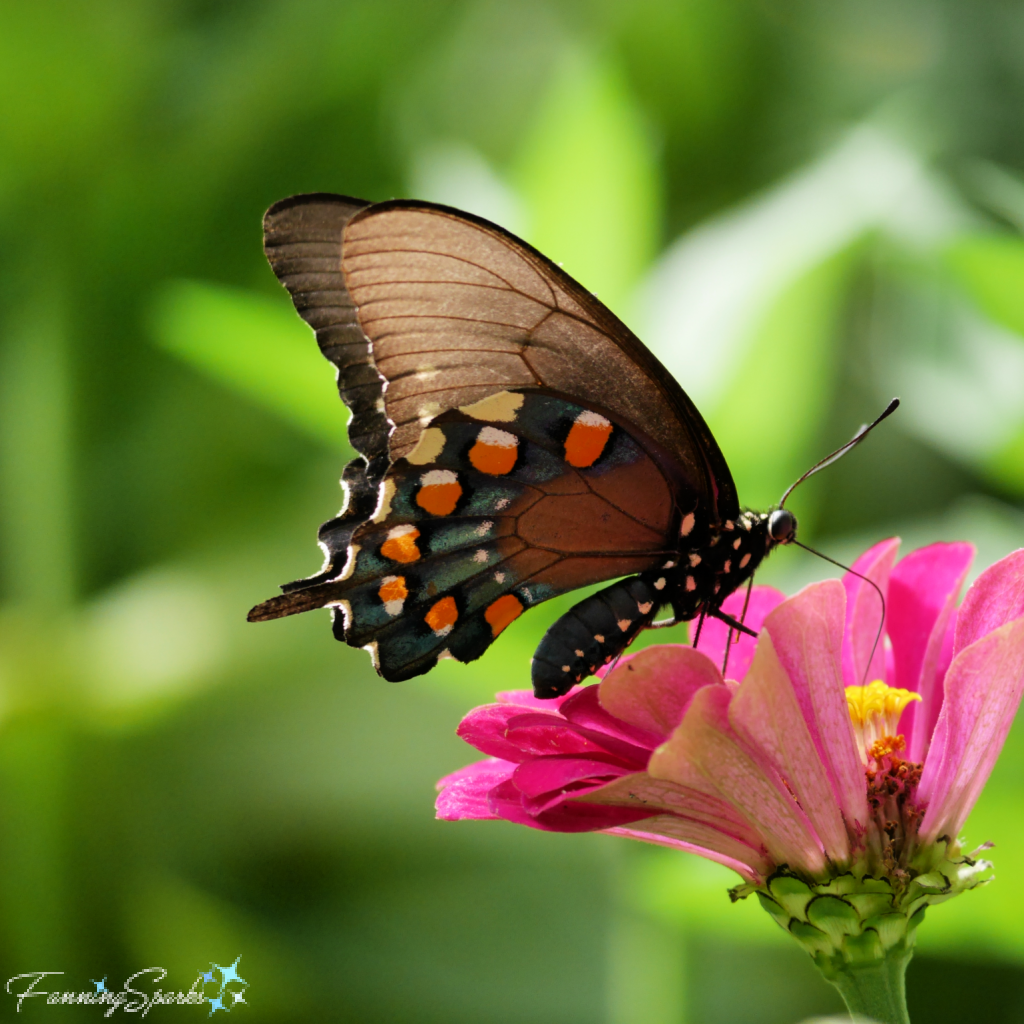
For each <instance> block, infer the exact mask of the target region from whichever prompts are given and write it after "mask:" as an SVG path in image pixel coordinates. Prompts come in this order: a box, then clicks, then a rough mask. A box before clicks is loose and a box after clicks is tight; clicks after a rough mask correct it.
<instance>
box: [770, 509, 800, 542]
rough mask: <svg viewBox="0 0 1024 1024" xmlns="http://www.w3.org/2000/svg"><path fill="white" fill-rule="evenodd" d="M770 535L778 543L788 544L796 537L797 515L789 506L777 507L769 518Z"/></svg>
mask: <svg viewBox="0 0 1024 1024" xmlns="http://www.w3.org/2000/svg"><path fill="white" fill-rule="evenodd" d="M768 536H769V537H771V539H772V540H773V541H775V543H776V544H788V543H789V542H790V541H791V540H793V539H794V538H795V537H796V516H795V515H793V513H792V512H790V511H789V509H788V508H777V509H776V510H775V511H774V512H773V513H772V514H771V516H770V517H769V519H768Z"/></svg>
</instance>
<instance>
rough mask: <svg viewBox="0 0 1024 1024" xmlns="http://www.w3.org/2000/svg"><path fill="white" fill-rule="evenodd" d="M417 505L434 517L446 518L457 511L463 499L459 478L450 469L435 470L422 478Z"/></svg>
mask: <svg viewBox="0 0 1024 1024" xmlns="http://www.w3.org/2000/svg"><path fill="white" fill-rule="evenodd" d="M420 480H421V483H422V486H421V487H420V489H419V491H417V492H416V504H417V505H419V507H420V508H422V509H424V510H426V511H427V512H429V513H430V514H431V515H432V516H446V515H448V514H449V513H451V512H453V511H454V510H455V506H456V505H457V504H458V502H459V498H461V497H462V485H461V484H460V483H459V478H458V477H457V476H456V475H455V474H454V473H453V472H452V471H451V470H449V469H434V470H431V471H430V472H429V473H424V474H423V476H422V477H421V478H420Z"/></svg>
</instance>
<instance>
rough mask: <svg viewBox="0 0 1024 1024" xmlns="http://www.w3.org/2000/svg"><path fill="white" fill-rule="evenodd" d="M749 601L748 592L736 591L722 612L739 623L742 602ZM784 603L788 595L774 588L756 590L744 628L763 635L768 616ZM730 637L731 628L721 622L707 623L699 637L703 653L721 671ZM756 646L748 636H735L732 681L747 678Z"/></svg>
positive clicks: (751, 595)
mask: <svg viewBox="0 0 1024 1024" xmlns="http://www.w3.org/2000/svg"><path fill="white" fill-rule="evenodd" d="M746 599H747V592H746V590H745V589H744V590H735V591H733V593H731V594H730V595H729V596H728V597H727V598H726V599H725V601H724V602H722V611H723V612H725V613H726V615H731V616H732V617H733V618H734V619H738V618H740V616H741V615H742V614H743V602H744V601H746ZM785 600H786V595H785V594H783V593H782V591H781V590H776V589H775V588H774V587H754V588H753V589H752V590H751V591H750V604H748V605H747V615H746V618H745V619H744V620H743V622H744V625H746V626H749V627H750V628H751V629H752V630H753V631H754V632H755V633H760V632H761V627H762V626H763V625H764V620H765V618H766V617H767V616H768V613H769V612H772V611H774V610H775V609H776V608H778V606H779V605H780V604H782V602H783V601H785ZM728 636H729V627H728V626H727V625H726V624H725V623H724V622H721V621H720V620H718V619H706V620H705V622H704V628H703V629H702V630H701V634H700V649H701V651H703V652H704V653H705V654H706V655H707V656H708V657H709V658H710V659H711V660H712V661H713V662H714V663H715V664H716V665H717V666H718V667H719V668H721V667H722V662H723V661H724V660H725V643H726V640H727V638H728ZM737 637H738V638H739V639H737ZM756 646H757V641H756V640H755V639H754V638H753V637H752V636H747V634H746V633H733V644H732V648H731V649H730V651H729V666H728V671H727V672H726V675H727V676H728V677H729V678H730V679H742V678H743V677H744V676H745V675H746V674H747V670H748V669H749V668H750V663H751V662H752V661H753V660H754V648H755V647H756Z"/></svg>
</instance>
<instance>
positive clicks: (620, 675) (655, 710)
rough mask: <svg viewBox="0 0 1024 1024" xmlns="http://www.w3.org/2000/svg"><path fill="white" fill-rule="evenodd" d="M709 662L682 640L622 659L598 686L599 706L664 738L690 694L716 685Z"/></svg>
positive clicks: (718, 678)
mask: <svg viewBox="0 0 1024 1024" xmlns="http://www.w3.org/2000/svg"><path fill="white" fill-rule="evenodd" d="M721 682H722V677H721V676H720V675H719V673H718V669H717V668H716V667H715V665H714V663H713V662H711V661H710V660H709V659H708V657H707V656H706V655H705V654H704V653H703V652H701V651H695V650H694V649H693V648H692V647H689V646H687V645H686V644H662V645H660V646H658V647H648V648H646V649H645V650H643V651H639V652H638V653H637V654H635V655H634V656H633V657H632V658H630V660H629V661H628V662H627V661H625V659H623V661H621V662H620V663H619V665H618V667H617V668H616V669H615V671H614V672H612V673H611V675H609V676H607V677H606V678H605V680H604V681H603V682H602V683H601V685H600V687H599V688H598V691H599V692H598V699H599V700H600V702H601V707H603V708H604V709H605V711H607V712H608V713H609V714H610V715H614V716H615V718H618V719H620V720H621V721H623V722H628V723H629V724H630V725H633V726H635V727H636V728H638V729H642V730H643V731H644V732H645V733H647V734H649V735H650V736H652V737H656V740H655V742H654V743H653V744H652V746H657V744H658V743H660V742H661V741H662V740H664V739H667V738H668V736H669V735H670V734H671V733H672V730H673V729H675V727H676V726H677V725H678V724H679V723H680V722H681V721H682V720H683V713H684V712H685V711H686V709H687V707H689V704H690V701H691V700H692V699H693V695H694V694H695V693H696V692H697V691H698V690H699V689H700V688H701V687H702V686H710V685H713V684H716V683H717V684H719V685H721Z"/></svg>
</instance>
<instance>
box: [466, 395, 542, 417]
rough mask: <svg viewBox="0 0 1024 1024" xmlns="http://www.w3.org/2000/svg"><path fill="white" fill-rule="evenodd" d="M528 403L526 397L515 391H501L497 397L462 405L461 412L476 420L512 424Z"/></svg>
mask: <svg viewBox="0 0 1024 1024" xmlns="http://www.w3.org/2000/svg"><path fill="white" fill-rule="evenodd" d="M524 401H526V396H525V395H519V394H516V393H515V392H513V391H499V392H498V393H497V394H496V395H488V396H487V398H481V399H480V401H479V402H474V403H473V404H472V405H460V406H459V412H463V413H465V414H466V415H467V416H472V417H473V419H475V420H493V421H494V422H497V423H511V422H512V421H513V420H514V419H515V418H516V416H517V415H518V413H519V410H520V409H521V408H522V406H523V402H524Z"/></svg>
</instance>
